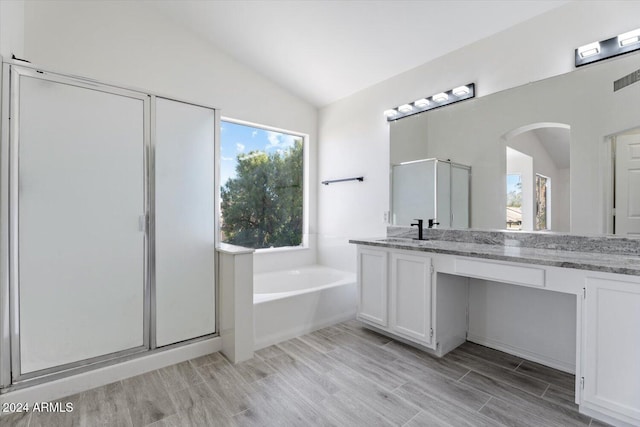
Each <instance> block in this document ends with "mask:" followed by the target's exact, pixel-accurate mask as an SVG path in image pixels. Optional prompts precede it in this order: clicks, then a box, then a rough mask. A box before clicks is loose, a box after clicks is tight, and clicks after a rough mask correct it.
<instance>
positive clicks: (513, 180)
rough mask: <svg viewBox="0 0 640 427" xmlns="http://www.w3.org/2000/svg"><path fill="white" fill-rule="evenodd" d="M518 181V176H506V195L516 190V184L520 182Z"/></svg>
mask: <svg viewBox="0 0 640 427" xmlns="http://www.w3.org/2000/svg"><path fill="white" fill-rule="evenodd" d="M520 180H521V178H520V175H507V194H509V193H510V192H512V191H517V190H518V188H517V187H516V184H517V183H518V182H520Z"/></svg>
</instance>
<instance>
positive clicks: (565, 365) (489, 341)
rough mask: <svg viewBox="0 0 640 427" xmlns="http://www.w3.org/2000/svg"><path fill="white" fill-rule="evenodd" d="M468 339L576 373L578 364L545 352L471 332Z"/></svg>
mask: <svg viewBox="0 0 640 427" xmlns="http://www.w3.org/2000/svg"><path fill="white" fill-rule="evenodd" d="M467 341H471V342H473V343H476V344H480V345H483V346H485V347H489V348H493V349H495V350H500V351H503V352H505V353H509V354H512V355H514V356H518V357H522V358H523V359H527V360H530V361H532V362H536V363H539V364H541V365H545V366H549V367H550V368H554V369H558V370H560V371H563V372H568V373H570V374H573V375H575V373H576V365H575V364H573V363H567V362H565V361H562V360H557V359H554V358H552V357H548V356H546V355H544V354H539V353H535V352H532V351H530V350H526V349H522V348H518V347H514V346H512V345H509V344H505V343H503V342H500V341H496V340H492V339H490V338H486V337H479V336H476V335H472V334H469V335H468V336H467Z"/></svg>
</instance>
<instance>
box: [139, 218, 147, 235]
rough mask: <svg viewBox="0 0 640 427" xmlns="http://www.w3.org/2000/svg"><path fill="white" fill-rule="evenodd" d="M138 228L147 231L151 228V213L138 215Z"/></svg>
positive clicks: (143, 231)
mask: <svg viewBox="0 0 640 427" xmlns="http://www.w3.org/2000/svg"><path fill="white" fill-rule="evenodd" d="M138 230H139V231H140V232H142V233H146V232H147V231H148V230H149V214H148V213H147V214H144V215H140V216H139V217H138Z"/></svg>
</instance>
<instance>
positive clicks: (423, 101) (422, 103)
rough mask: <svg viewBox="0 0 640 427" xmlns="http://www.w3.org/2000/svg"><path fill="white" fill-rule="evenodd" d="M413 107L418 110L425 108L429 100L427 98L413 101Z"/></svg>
mask: <svg viewBox="0 0 640 427" xmlns="http://www.w3.org/2000/svg"><path fill="white" fill-rule="evenodd" d="M413 105H415V106H416V107H418V108H422V107H426V106H427V105H429V100H428V99H427V98H420V99H418V100H417V101H414V102H413Z"/></svg>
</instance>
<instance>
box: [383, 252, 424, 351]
mask: <svg viewBox="0 0 640 427" xmlns="http://www.w3.org/2000/svg"><path fill="white" fill-rule="evenodd" d="M391 330H392V331H393V332H395V333H397V334H399V335H403V336H405V337H407V338H410V339H412V340H414V341H418V342H420V343H421V344H426V345H430V344H431V341H432V334H431V258H429V257H426V256H419V255H410V254H404V253H392V254H391Z"/></svg>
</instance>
